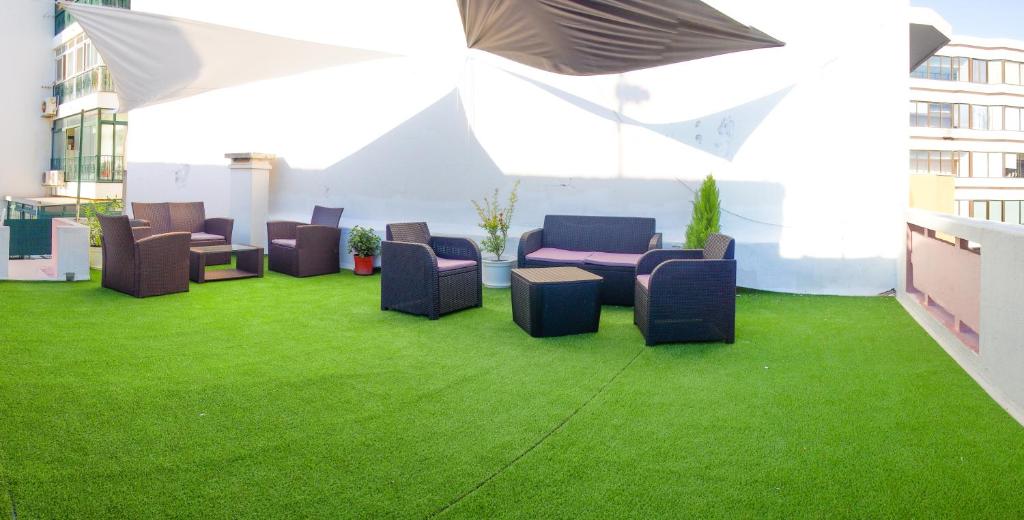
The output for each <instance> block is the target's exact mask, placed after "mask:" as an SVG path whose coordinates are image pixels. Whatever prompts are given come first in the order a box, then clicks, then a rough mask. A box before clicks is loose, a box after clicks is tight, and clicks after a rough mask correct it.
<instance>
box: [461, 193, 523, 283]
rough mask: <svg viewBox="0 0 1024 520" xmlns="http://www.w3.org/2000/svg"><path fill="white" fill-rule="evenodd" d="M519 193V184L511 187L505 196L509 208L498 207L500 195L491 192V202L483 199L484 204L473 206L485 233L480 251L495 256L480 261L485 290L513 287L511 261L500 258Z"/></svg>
mask: <svg viewBox="0 0 1024 520" xmlns="http://www.w3.org/2000/svg"><path fill="white" fill-rule="evenodd" d="M518 191H519V181H516V183H515V184H514V185H513V186H512V192H511V193H509V196H508V205H507V206H505V207H502V206H499V205H498V198H499V191H498V189H497V188H495V189H494V195H493V196H492V197H491V198H487V197H484V200H483V202H477V201H475V200H474V201H472V202H473V207H474V208H475V209H476V214H477V215H478V216H479V217H480V224H479V225H480V227H481V228H483V230H484V231H485V232H487V236H486V237H485V238H484V239H483V242H482V243H481V245H482V246H483V250H484V251H486V252H488V253H490V254H492V255H494V258H493V259H492V258H485V259H484V260H483V262H484V265H483V282H484V285H485V286H487V287H508V286H510V285H511V284H512V263H513V261H512V260H504V259H502V258H501V255H502V254H504V253H505V246H506V244H508V229H509V227H510V226H511V224H512V215H513V213H514V212H515V209H516V202H517V201H518V200H519V199H518V197H517V195H516V193H517V192H518Z"/></svg>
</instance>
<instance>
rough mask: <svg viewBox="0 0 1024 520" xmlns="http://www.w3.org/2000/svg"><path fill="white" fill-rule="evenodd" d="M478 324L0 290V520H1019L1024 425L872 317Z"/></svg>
mask: <svg viewBox="0 0 1024 520" xmlns="http://www.w3.org/2000/svg"><path fill="white" fill-rule="evenodd" d="M93 274H94V276H93V278H94V279H98V273H96V272H94V273H93ZM484 299H485V305H484V307H483V308H481V309H473V310H469V311H464V312H460V313H456V314H453V315H450V316H446V317H443V318H442V319H441V320H439V321H428V320H426V319H425V318H420V317H414V316H408V315H403V314H399V313H396V312H381V311H380V310H379V279H378V277H376V276H374V277H369V278H360V277H355V276H353V275H352V274H351V273H350V272H343V273H342V274H340V275H333V276H322V277H317V278H311V279H294V278H289V277H286V276H282V275H278V274H275V273H268V275H267V276H266V278H263V279H250V280H244V281H234V282H222V283H211V284H205V285H196V284H193V285H192V286H191V292H189V293H186V294H178V295H171V296H163V297H158V298H149V299H145V300H138V299H134V298H131V297H129V296H125V295H121V294H119V293H115V292H113V291H109V290H104V289H101V288H100V287H99V284H98V282H95V281H94V282H89V283H73V284H72V283H35V284H29V283H12V282H0V317H2V318H0V319H2V327H0V486H2V488H0V490H2V493H0V507H3V508H4V510H3V511H0V516H3V515H6V514H7V513H6V512H7V511H10V509H11V508H12V504H11V500H10V498H11V497H13V502H14V503H13V507H16V509H17V516H18V518H19V519H24V518H54V517H79V518H98V517H121V518H143V517H202V518H228V517H232V518H235V517H264V518H265V517H276V518H280V517H289V518H297V517H310V516H316V517H381V516H386V517H408V518H423V517H428V516H431V515H434V514H438V516H441V517H458V518H483V517H487V518H493V517H520V518H538V517H594V518H610V517H624V516H629V517H644V518H650V517H686V516H701V517H736V516H744V517H750V516H757V517H765V516H768V517H794V516H795V517H806V516H826V515H827V516H852V517H867V518H879V517H932V516H947V517H960V516H971V517H992V518H1011V517H1017V518H1019V517H1022V516H1024V428H1022V427H1021V426H1020V425H1018V424H1017V423H1016V422H1014V421H1013V420H1012V419H1011V418H1010V417H1009V416H1008V415H1007V414H1006V413H1005V412H1004V411H1003V410H1002V409H1000V408H999V406H997V405H996V404H995V403H994V402H993V401H992V400H991V399H990V398H989V397H988V396H987V395H986V394H985V393H984V392H983V391H982V390H981V389H980V388H979V387H978V386H977V385H976V384H975V383H974V382H973V381H972V380H971V379H970V378H969V377H968V376H967V375H966V374H965V373H964V372H963V371H962V370H961V369H960V368H959V367H958V366H957V365H956V364H955V363H954V362H953V361H952V360H951V359H950V358H949V357H948V356H947V355H946V354H945V353H944V352H943V351H942V350H941V349H940V348H939V347H938V346H937V345H936V344H935V343H934V342H933V341H932V340H931V339H930V338H929V337H928V336H927V335H926V334H925V332H924V331H923V330H921V329H920V328H919V327H918V326H917V325H916V324H915V322H914V321H913V320H912V319H911V318H910V317H909V316H908V315H907V314H906V313H905V312H904V311H903V310H902V308H901V307H900V306H899V304H898V303H897V302H896V301H895V300H894V299H891V298H838V297H810V296H790V295H778V294H768V293H749V292H748V293H743V294H741V295H740V296H739V301H738V312H737V342H736V344H734V345H724V344H703V345H669V346H659V347H655V348H649V347H645V346H643V340H642V338H641V337H640V334H639V332H638V331H637V329H636V328H635V327H634V326H633V323H632V309H629V308H616V307H605V308H604V310H603V314H602V319H601V330H600V332H599V333H597V334H588V335H580V336H570V337H563V338H547V339H533V338H530V337H528V336H527V335H526V334H525V333H523V332H522V331H521V330H520V329H519V328H518V327H516V326H515V325H514V324H513V323H512V321H511V310H510V305H509V295H508V292H507V291H503V290H485V291H484ZM552 432H553V433H552ZM534 446H535V447H534ZM531 448H532V449H531ZM524 453H525V455H524ZM510 463H511V464H510Z"/></svg>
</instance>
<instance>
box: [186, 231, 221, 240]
mask: <svg viewBox="0 0 1024 520" xmlns="http://www.w3.org/2000/svg"><path fill="white" fill-rule="evenodd" d="M192 240H224V237H222V236H220V235H214V234H212V233H203V232H202V231H197V232H195V233H192Z"/></svg>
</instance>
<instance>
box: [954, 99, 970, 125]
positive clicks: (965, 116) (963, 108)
mask: <svg viewBox="0 0 1024 520" xmlns="http://www.w3.org/2000/svg"><path fill="white" fill-rule="evenodd" d="M956 107H957V123H956V127H955V128H970V127H971V105H966V104H959V105H957V106H956Z"/></svg>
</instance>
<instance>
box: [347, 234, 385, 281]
mask: <svg viewBox="0 0 1024 520" xmlns="http://www.w3.org/2000/svg"><path fill="white" fill-rule="evenodd" d="M379 249H380V237H379V236H377V233H376V232H375V231H374V230H373V228H364V227H362V226H355V227H353V228H352V231H350V232H349V234H348V252H349V253H351V254H352V255H353V256H352V259H353V260H354V261H355V264H356V267H355V269H354V271H355V273H356V274H358V275H364V276H365V275H370V274H373V258H374V257H375V256H377V251H378V250H379Z"/></svg>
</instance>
